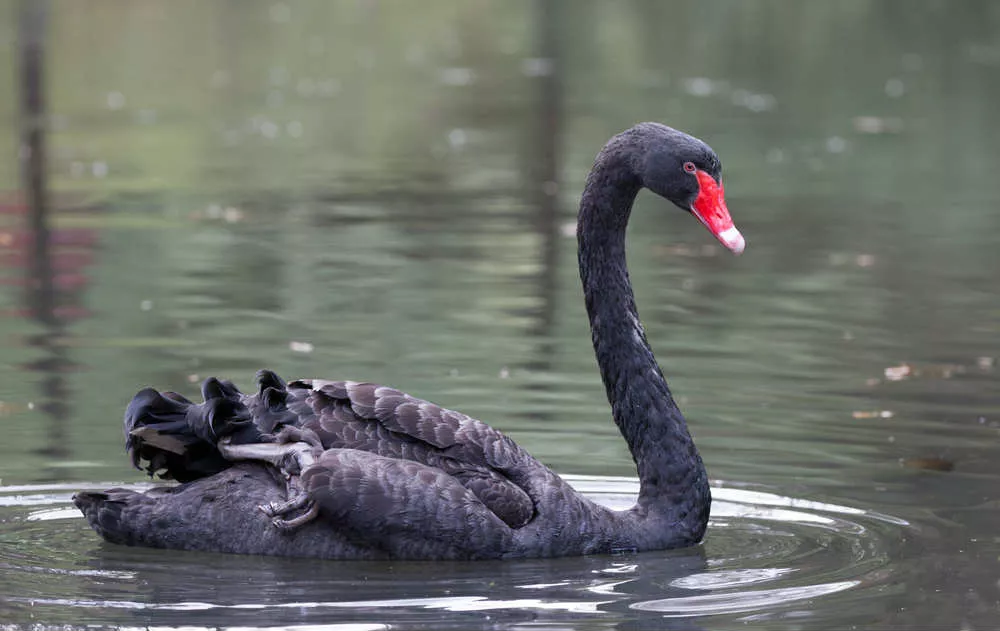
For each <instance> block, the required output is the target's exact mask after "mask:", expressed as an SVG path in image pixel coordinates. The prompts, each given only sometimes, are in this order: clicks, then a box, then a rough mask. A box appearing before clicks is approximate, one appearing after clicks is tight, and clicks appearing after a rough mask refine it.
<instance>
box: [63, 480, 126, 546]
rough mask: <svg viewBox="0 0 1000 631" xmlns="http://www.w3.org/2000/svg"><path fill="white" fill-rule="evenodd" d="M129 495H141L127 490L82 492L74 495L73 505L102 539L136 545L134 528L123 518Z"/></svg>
mask: <svg viewBox="0 0 1000 631" xmlns="http://www.w3.org/2000/svg"><path fill="white" fill-rule="evenodd" d="M128 495H132V496H136V497H138V496H139V494H138V493H135V492H134V491H126V490H125V489H109V490H107V491H103V492H91V491H81V492H80V493H76V494H75V495H73V503H74V504H76V507H77V508H79V509H80V511H81V512H82V513H83V515H84V517H86V518H87V523H89V524H90V527H91V528H93V529H94V530H95V531H96V532H97V533H98V534H99V535H101V537H103V538H104V539H106V540H108V541H110V542H112V543H119V544H125V545H134V544H135V543H136V541H135V540H134V539H135V537H134V535H133V530H134V528H132V527H130V526H129V525H128V524H127V523H126V520H124V519H123V517H122V511H123V509H124V508H125V504H126V502H125V500H126V498H127V496H128Z"/></svg>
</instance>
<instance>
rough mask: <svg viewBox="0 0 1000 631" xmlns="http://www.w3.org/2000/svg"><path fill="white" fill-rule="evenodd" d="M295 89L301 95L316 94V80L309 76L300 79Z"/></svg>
mask: <svg viewBox="0 0 1000 631" xmlns="http://www.w3.org/2000/svg"><path fill="white" fill-rule="evenodd" d="M295 91H296V92H298V93H299V95H300V96H312V95H314V94H316V82H315V81H313V80H312V79H308V78H304V79H299V83H298V85H296V86H295Z"/></svg>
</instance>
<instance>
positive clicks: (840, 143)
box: [826, 136, 847, 153]
mask: <svg viewBox="0 0 1000 631" xmlns="http://www.w3.org/2000/svg"><path fill="white" fill-rule="evenodd" d="M845 149H847V141H846V140H844V139H843V138H841V137H840V136H830V137H829V138H827V139H826V150H827V151H829V152H830V153H844V150H845Z"/></svg>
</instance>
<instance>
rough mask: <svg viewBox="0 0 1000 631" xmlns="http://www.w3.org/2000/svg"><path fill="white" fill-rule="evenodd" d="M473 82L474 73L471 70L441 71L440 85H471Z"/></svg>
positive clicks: (449, 69)
mask: <svg viewBox="0 0 1000 631" xmlns="http://www.w3.org/2000/svg"><path fill="white" fill-rule="evenodd" d="M475 80H476V73H475V72H473V71H472V69H471V68H443V69H442V70H441V83H443V84H445V85H451V86H463V85H472V83H473V82H474V81H475Z"/></svg>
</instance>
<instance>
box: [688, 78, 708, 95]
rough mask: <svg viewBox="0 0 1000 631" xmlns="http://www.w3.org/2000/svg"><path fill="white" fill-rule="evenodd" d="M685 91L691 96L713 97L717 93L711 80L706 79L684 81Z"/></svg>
mask: <svg viewBox="0 0 1000 631" xmlns="http://www.w3.org/2000/svg"><path fill="white" fill-rule="evenodd" d="M684 90H685V91H686V92H687V93H688V94H690V95H691V96H702V97H704V96H711V95H712V93H713V92H715V86H714V84H713V83H712V80H711V79H708V78H706V77H691V78H690V79H685V80H684Z"/></svg>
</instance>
